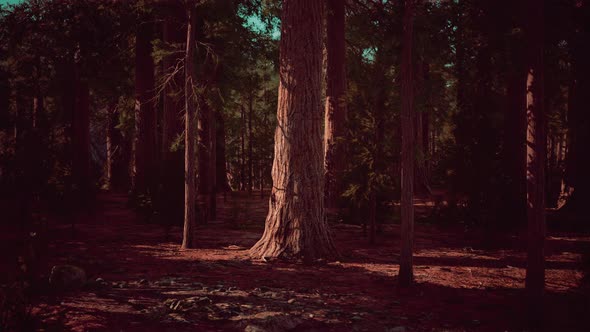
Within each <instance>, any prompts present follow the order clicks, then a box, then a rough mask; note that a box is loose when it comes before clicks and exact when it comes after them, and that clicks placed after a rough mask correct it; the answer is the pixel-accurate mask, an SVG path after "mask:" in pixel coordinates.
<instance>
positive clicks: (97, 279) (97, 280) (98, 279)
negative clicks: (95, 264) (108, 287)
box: [94, 278, 104, 283]
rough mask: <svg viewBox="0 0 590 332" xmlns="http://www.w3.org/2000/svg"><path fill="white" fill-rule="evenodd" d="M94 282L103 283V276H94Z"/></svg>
mask: <svg viewBox="0 0 590 332" xmlns="http://www.w3.org/2000/svg"><path fill="white" fill-rule="evenodd" d="M94 281H95V282H96V283H103V282H104V279H103V278H96V280H94Z"/></svg>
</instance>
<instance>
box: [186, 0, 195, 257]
mask: <svg viewBox="0 0 590 332" xmlns="http://www.w3.org/2000/svg"><path fill="white" fill-rule="evenodd" d="M187 11H188V27H187V31H186V53H185V54H186V56H185V60H184V75H185V83H184V84H185V85H184V91H185V108H186V114H185V128H184V130H185V141H184V229H183V232H182V248H183V249H190V248H195V237H194V232H195V224H196V220H195V215H196V214H195V203H196V202H195V197H196V186H195V157H196V156H195V144H196V140H197V133H196V129H197V114H196V108H195V95H194V90H193V82H194V79H193V71H194V69H193V52H194V49H195V28H196V21H197V20H196V8H195V4H194V3H192V2H189V4H188V8H187Z"/></svg>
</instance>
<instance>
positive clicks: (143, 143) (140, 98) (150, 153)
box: [132, 22, 158, 194]
mask: <svg viewBox="0 0 590 332" xmlns="http://www.w3.org/2000/svg"><path fill="white" fill-rule="evenodd" d="M152 34H153V27H152V23H151V22H144V23H141V24H140V25H139V27H138V30H137V34H136V39H135V139H134V143H135V146H134V149H133V151H134V162H133V165H134V172H133V174H132V175H133V177H134V181H133V185H134V187H133V191H134V193H136V194H140V193H145V192H148V191H150V192H153V189H154V188H153V182H154V180H155V179H156V160H157V159H158V158H157V153H156V151H157V146H156V112H155V107H154V101H155V98H154V97H155V86H154V60H153V59H152Z"/></svg>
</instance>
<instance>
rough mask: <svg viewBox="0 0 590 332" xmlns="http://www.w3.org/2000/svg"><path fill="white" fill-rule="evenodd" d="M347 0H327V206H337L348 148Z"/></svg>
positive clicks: (325, 158)
mask: <svg viewBox="0 0 590 332" xmlns="http://www.w3.org/2000/svg"><path fill="white" fill-rule="evenodd" d="M344 27H345V1H343V0H328V1H327V38H326V51H327V54H326V56H327V70H326V71H327V72H326V106H325V108H326V109H325V129H324V149H325V155H324V167H325V170H324V173H325V181H326V193H325V196H326V207H327V208H335V207H337V201H338V198H339V197H340V194H341V193H342V190H343V188H342V187H343V185H342V180H341V179H342V172H343V171H344V168H345V149H344V145H343V144H342V142H341V140H342V139H343V138H344V136H345V135H346V118H347V112H348V111H347V103H346V44H345V40H344Z"/></svg>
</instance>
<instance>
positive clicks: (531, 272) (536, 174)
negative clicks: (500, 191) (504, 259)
mask: <svg viewBox="0 0 590 332" xmlns="http://www.w3.org/2000/svg"><path fill="white" fill-rule="evenodd" d="M527 4H528V6H527V11H526V12H525V15H526V19H527V30H526V33H527V42H528V45H527V50H528V54H527V82H526V114H527V137H526V140H527V149H526V150H527V151H526V158H527V163H526V167H527V170H526V175H527V186H526V187H527V207H528V208H527V216H528V252H527V268H526V279H525V287H526V291H527V295H528V300H529V308H530V309H531V310H532V312H531V313H532V314H533V315H534V317H538V314H540V313H541V312H540V309H541V303H542V295H543V290H544V288H545V256H544V243H545V159H546V149H547V137H546V135H545V120H544V100H543V98H544V94H543V93H544V77H543V76H544V75H543V70H544V68H543V32H544V31H543V4H542V3H539V2H538V1H534V0H529V1H528V2H527Z"/></svg>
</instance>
